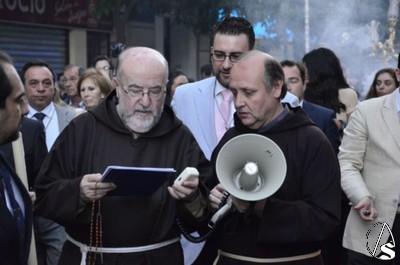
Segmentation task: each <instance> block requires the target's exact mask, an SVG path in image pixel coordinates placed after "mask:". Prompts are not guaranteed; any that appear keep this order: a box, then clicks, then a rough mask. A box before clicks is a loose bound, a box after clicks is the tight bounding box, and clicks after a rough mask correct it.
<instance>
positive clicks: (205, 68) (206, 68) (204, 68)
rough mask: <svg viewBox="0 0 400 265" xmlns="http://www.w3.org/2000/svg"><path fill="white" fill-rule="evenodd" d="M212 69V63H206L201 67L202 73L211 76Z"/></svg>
mask: <svg viewBox="0 0 400 265" xmlns="http://www.w3.org/2000/svg"><path fill="white" fill-rule="evenodd" d="M212 71H213V68H212V65H211V64H205V65H203V66H202V67H201V68H200V72H201V74H204V75H205V76H211V74H212Z"/></svg>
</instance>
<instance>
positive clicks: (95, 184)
mask: <svg viewBox="0 0 400 265" xmlns="http://www.w3.org/2000/svg"><path fill="white" fill-rule="evenodd" d="M100 179H101V174H99V173H97V174H87V175H84V176H83V178H82V181H81V184H80V198H81V200H82V201H84V202H90V201H92V200H98V199H100V198H102V197H104V196H105V195H106V194H107V192H109V191H111V190H113V189H115V188H116V187H117V186H116V185H115V184H114V183H111V182H101V181H100Z"/></svg>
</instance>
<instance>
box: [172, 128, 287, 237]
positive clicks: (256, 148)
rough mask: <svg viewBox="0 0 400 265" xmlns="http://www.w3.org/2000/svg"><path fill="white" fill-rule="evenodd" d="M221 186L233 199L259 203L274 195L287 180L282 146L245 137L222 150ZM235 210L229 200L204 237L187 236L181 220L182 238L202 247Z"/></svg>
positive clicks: (255, 136) (218, 167)
mask: <svg viewBox="0 0 400 265" xmlns="http://www.w3.org/2000/svg"><path fill="white" fill-rule="evenodd" d="M216 172H217V177H218V180H219V182H220V183H221V184H222V185H223V187H224V188H225V190H226V191H227V192H229V193H230V194H231V195H232V196H234V197H236V198H238V199H241V200H244V201H259V200H263V199H265V198H268V197H269V196H271V195H272V194H274V193H275V192H276V191H277V190H278V189H279V188H280V187H281V185H282V183H283V181H284V180H285V176H286V159H285V156H284V154H283V152H282V150H281V149H280V148H279V146H278V145H277V144H276V143H275V142H273V141H272V140H271V139H269V138H267V137H265V136H263V135H259V134H242V135H239V136H236V137H234V138H232V139H230V140H229V141H228V142H227V143H225V144H224V146H222V148H221V150H220V152H219V153H218V156H217V160H216ZM232 209H233V206H232V200H231V199H230V198H228V200H227V202H226V204H225V205H224V206H223V207H221V208H220V209H219V210H218V211H217V212H216V213H215V214H214V215H213V216H212V218H211V220H210V222H209V223H208V226H209V228H210V230H209V231H208V232H207V233H206V234H205V235H203V236H201V237H193V236H191V235H189V234H188V233H186V232H185V231H184V229H183V228H182V225H181V224H180V222H179V220H178V225H179V227H180V228H181V231H182V234H183V235H184V236H185V237H186V238H187V239H188V240H189V241H191V242H194V243H199V242H202V241H204V240H206V238H207V237H208V236H209V235H210V234H211V232H212V231H213V230H214V227H215V225H216V224H217V222H218V221H219V220H220V219H222V218H223V217H224V216H225V215H226V214H228V213H229V212H230V211H231V210H232Z"/></svg>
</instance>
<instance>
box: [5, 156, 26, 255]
mask: <svg viewBox="0 0 400 265" xmlns="http://www.w3.org/2000/svg"><path fill="white" fill-rule="evenodd" d="M3 184H4V186H3ZM4 187H5V190H6V192H7V195H8V199H9V201H10V205H11V208H12V215H13V217H14V220H15V222H16V224H17V227H18V232H19V237H20V248H21V250H22V249H23V246H24V242H25V218H24V215H23V214H22V210H21V207H20V205H19V204H18V202H17V200H16V199H15V195H14V190H13V188H12V184H11V174H10V172H8V170H7V169H6V168H5V167H4V165H2V164H0V189H1V190H2V191H3V190H4Z"/></svg>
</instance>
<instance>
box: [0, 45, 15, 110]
mask: <svg viewBox="0 0 400 265" xmlns="http://www.w3.org/2000/svg"><path fill="white" fill-rule="evenodd" d="M6 64H10V65H12V64H13V62H12V59H11V57H10V56H9V55H8V54H7V53H6V52H4V51H1V50H0V109H4V108H5V106H6V99H7V98H8V96H10V94H11V92H12V86H11V82H10V80H9V79H8V76H7V74H6V70H5V65H6Z"/></svg>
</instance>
